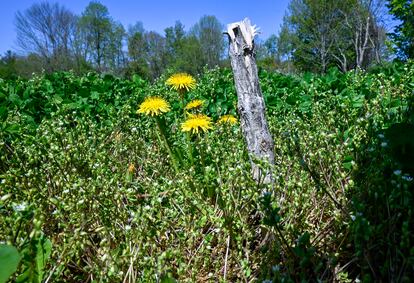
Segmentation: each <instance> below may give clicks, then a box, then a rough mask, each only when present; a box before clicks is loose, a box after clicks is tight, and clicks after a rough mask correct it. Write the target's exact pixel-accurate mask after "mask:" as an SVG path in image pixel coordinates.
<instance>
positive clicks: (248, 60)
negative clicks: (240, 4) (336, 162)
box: [227, 18, 274, 183]
mask: <svg viewBox="0 0 414 283" xmlns="http://www.w3.org/2000/svg"><path fill="white" fill-rule="evenodd" d="M227 34H228V37H229V41H230V45H229V55H230V60H231V66H232V68H233V74H234V82H235V85H236V91H237V97H238V102H237V109H238V112H239V115H240V125H241V128H242V132H243V135H244V137H245V139H246V143H247V149H248V151H249V156H250V162H251V165H252V174H253V178H254V179H255V180H257V181H258V182H263V183H270V182H272V180H273V178H272V175H271V172H270V171H269V170H268V171H266V172H262V170H261V169H260V168H259V166H258V165H257V160H263V161H267V162H268V163H269V164H271V165H273V164H274V153H273V148H274V144H273V139H272V136H271V135H270V132H269V127H268V124H267V120H266V116H265V112H266V108H265V104H264V99H263V95H262V91H261V89H260V85H259V77H258V74H257V66H256V59H255V52H254V37H255V35H256V34H257V29H256V26H252V25H251V24H250V20H249V19H247V18H246V19H244V20H243V21H241V22H236V23H232V24H228V25H227Z"/></svg>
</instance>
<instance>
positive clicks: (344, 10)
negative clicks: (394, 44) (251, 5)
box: [279, 0, 385, 73]
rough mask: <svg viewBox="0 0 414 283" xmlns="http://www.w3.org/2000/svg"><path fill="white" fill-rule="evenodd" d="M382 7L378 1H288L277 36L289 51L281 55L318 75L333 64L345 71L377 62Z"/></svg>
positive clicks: (379, 58) (381, 43)
mask: <svg viewBox="0 0 414 283" xmlns="http://www.w3.org/2000/svg"><path fill="white" fill-rule="evenodd" d="M382 7H383V1H382V0H343V1H335V0H323V1H319V0H292V1H291V3H290V5H289V12H288V14H287V15H286V17H285V18H284V24H283V28H282V30H281V32H280V34H279V42H280V43H283V44H284V45H285V47H289V48H288V49H290V50H285V51H284V52H283V53H286V54H289V55H290V56H292V60H293V62H294V63H295V65H296V67H298V68H299V69H301V70H304V71H316V72H322V73H323V72H325V71H326V70H327V68H329V67H331V66H335V65H338V66H339V67H340V68H341V69H342V70H343V71H347V70H348V69H349V68H356V67H357V68H366V67H367V66H369V65H370V64H372V62H380V61H381V56H382V51H383V47H384V41H385V38H384V33H383V31H384V27H383V26H381V25H380V22H381V19H382V14H381V11H383V9H382ZM282 36H284V40H281V37H282ZM284 41H287V42H288V43H285V42H284Z"/></svg>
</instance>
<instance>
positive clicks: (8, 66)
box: [0, 50, 17, 79]
mask: <svg viewBox="0 0 414 283" xmlns="http://www.w3.org/2000/svg"><path fill="white" fill-rule="evenodd" d="M16 61H17V56H16V54H14V53H13V52H11V51H10V50H8V51H7V52H6V54H4V56H2V57H1V59H0V78H3V79H11V78H14V77H16V76H17V68H16Z"/></svg>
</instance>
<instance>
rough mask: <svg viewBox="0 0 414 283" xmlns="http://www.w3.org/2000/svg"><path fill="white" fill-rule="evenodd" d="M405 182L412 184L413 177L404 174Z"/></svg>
mask: <svg viewBox="0 0 414 283" xmlns="http://www.w3.org/2000/svg"><path fill="white" fill-rule="evenodd" d="M401 178H402V179H403V180H405V181H408V182H411V181H412V180H413V177H411V176H410V175H407V174H404V176H402V177H401Z"/></svg>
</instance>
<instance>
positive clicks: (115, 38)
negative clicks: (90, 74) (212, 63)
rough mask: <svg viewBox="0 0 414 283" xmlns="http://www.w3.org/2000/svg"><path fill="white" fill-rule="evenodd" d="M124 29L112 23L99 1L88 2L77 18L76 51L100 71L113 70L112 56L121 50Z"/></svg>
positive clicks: (115, 55)
mask: <svg viewBox="0 0 414 283" xmlns="http://www.w3.org/2000/svg"><path fill="white" fill-rule="evenodd" d="M124 33H125V31H124V29H123V27H122V26H121V24H117V23H114V21H113V20H112V18H111V17H110V16H109V11H108V8H107V7H105V6H104V5H102V4H101V3H99V2H93V1H92V2H90V3H89V5H88V6H87V7H86V8H85V11H84V12H83V13H82V16H81V17H80V18H79V23H78V52H79V53H80V54H81V56H82V57H83V58H84V60H86V61H90V62H92V64H93V65H94V66H95V67H96V69H97V70H98V71H99V72H101V71H104V70H107V69H111V68H112V70H113V68H114V67H115V66H114V64H113V63H114V58H115V57H119V55H120V53H121V52H120V50H122V40H123V38H124Z"/></svg>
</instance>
